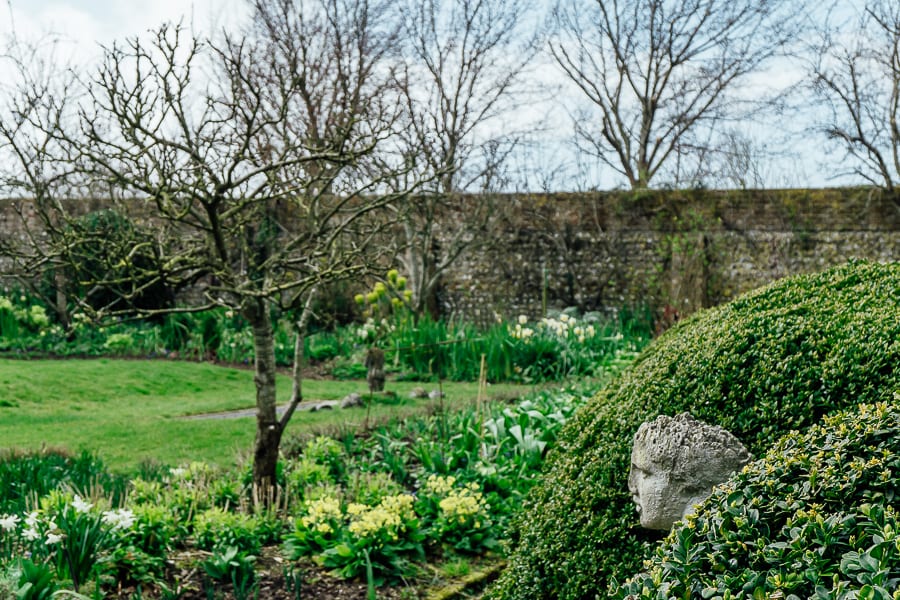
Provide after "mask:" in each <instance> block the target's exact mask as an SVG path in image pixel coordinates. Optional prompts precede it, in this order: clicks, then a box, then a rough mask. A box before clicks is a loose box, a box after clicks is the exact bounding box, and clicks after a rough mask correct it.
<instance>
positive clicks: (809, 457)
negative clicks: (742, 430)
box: [613, 394, 900, 600]
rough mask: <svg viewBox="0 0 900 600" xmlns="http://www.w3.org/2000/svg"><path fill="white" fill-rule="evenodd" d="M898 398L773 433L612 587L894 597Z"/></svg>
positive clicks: (898, 529)
mask: <svg viewBox="0 0 900 600" xmlns="http://www.w3.org/2000/svg"><path fill="white" fill-rule="evenodd" d="M898 401H900V394H895V395H894V402H893V403H892V404H888V403H881V404H877V405H862V406H860V407H859V409H858V410H857V411H848V412H842V413H837V414H835V415H833V416H829V417H825V419H824V422H823V424H822V425H819V426H814V427H813V428H811V429H810V430H809V431H808V432H807V433H805V434H800V433H797V432H792V433H790V434H788V435H786V436H785V437H783V438H782V439H781V440H780V441H779V442H778V444H777V445H776V446H775V447H774V448H773V449H771V450H770V451H769V452H768V453H767V454H766V456H765V458H764V459H762V460H759V461H756V462H754V463H751V464H750V465H748V466H747V467H746V468H745V469H744V470H743V471H742V472H741V473H739V474H737V475H735V476H734V477H732V479H731V480H730V481H728V482H727V483H725V484H724V485H722V486H719V487H717V488H716V490H715V491H714V492H713V494H712V496H711V497H710V498H708V499H707V500H706V501H705V502H704V503H703V504H702V506H701V507H700V508H699V509H698V511H697V513H696V514H694V515H692V516H690V517H688V518H687V519H686V522H685V523H683V524H681V525H678V526H676V527H675V529H674V530H673V531H672V533H671V534H670V535H669V537H668V538H666V540H665V543H664V544H663V545H661V546H660V547H659V549H658V550H657V552H656V555H655V556H654V557H653V559H652V561H651V562H650V563H649V564H648V565H645V567H644V570H645V571H646V572H644V573H641V574H640V575H637V576H635V577H634V578H632V579H631V580H630V581H628V582H627V583H625V584H624V585H623V586H621V587H619V588H618V589H616V590H614V594H613V597H615V598H625V597H632V598H638V597H640V598H671V597H677V598H688V597H691V598H699V597H701V596H702V597H703V598H728V597H733V598H739V597H747V596H752V597H754V598H761V597H766V598H774V597H785V598H791V597H799V598H821V599H822V600H825V599H826V598H845V597H857V598H871V599H875V598H878V599H883V600H889V599H890V598H891V597H892V595H893V597H896V593H897V592H896V590H897V589H898V584H900V579H898V577H897V574H898V573H900V545H898V544H900V518H898V515H897V512H896V510H895V509H894V508H893V506H894V505H895V503H896V490H897V473H898V468H900V407H898V404H897V403H898Z"/></svg>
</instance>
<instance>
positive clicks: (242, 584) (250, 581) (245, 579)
mask: <svg viewBox="0 0 900 600" xmlns="http://www.w3.org/2000/svg"><path fill="white" fill-rule="evenodd" d="M255 562H256V557H255V556H253V555H252V554H247V553H245V552H241V551H240V549H239V548H237V547H235V546H224V547H222V548H219V549H217V550H216V551H215V552H213V555H212V556H211V557H209V558H208V559H206V560H205V561H203V563H202V564H201V566H202V567H203V571H204V573H206V575H207V576H209V577H210V578H211V579H212V580H213V581H217V582H231V584H232V586H233V590H234V595H235V598H237V599H238V600H244V599H245V598H249V597H250V596H251V594H252V592H253V590H254V589H255V588H256V586H257V581H256V571H255V570H254V563H255Z"/></svg>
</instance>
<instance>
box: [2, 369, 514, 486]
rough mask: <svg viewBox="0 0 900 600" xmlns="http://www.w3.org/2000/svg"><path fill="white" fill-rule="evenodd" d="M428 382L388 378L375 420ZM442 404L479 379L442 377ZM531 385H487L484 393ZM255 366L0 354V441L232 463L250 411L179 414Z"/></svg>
mask: <svg viewBox="0 0 900 600" xmlns="http://www.w3.org/2000/svg"><path fill="white" fill-rule="evenodd" d="M303 385H304V394H303V395H304V400H333V399H340V398H342V397H344V396H345V395H347V394H348V393H350V392H358V393H360V394H366V393H367V388H366V384H365V382H364V381H330V380H327V381H326V380H304V384H303ZM417 386H422V387H424V388H426V389H432V388H433V387H436V384H419V383H415V382H391V381H389V382H388V384H387V386H386V389H387V390H391V391H395V392H396V393H397V395H398V400H399V401H398V402H397V403H396V404H375V405H373V406H372V408H371V413H370V415H369V416H370V418H371V419H373V420H376V419H378V420H380V419H387V418H391V417H396V416H402V415H404V414H409V413H412V412H416V411H423V410H426V409H427V406H428V405H429V404H431V403H432V401H429V400H427V399H426V400H409V399H408V394H409V391H410V390H412V389H413V388H414V387H417ZM443 389H444V392H445V394H446V399H445V403H446V405H447V406H453V405H461V404H464V403H468V402H471V401H473V400H474V399H475V398H476V396H477V391H478V384H477V383H450V382H445V383H444V384H443ZM529 389H531V388H529V387H527V386H515V385H507V384H502V385H493V386H490V387H489V388H488V395H489V397H491V398H498V397H510V396H514V395H516V394H518V393H522V392H525V391H527V390H529ZM254 391H255V390H254V386H253V373H252V371H249V370H241V369H234V368H229V367H221V366H217V365H212V364H205V363H190V362H175V361H166V360H152V361H141V360H115V359H97V360H10V359H0V449H2V448H24V449H37V448H41V447H42V446H52V447H62V448H66V449H68V450H71V451H80V450H82V449H86V450H90V451H92V452H94V453H96V454H98V455H99V456H100V457H101V458H102V459H103V460H104V461H105V462H106V463H107V464H108V465H109V466H110V467H111V468H112V469H114V470H118V471H129V470H132V469H134V468H135V467H137V465H139V464H140V463H141V461H144V460H154V461H158V462H162V463H164V464H170V465H177V464H182V463H185V462H190V461H195V460H200V461H205V462H209V463H212V464H218V465H223V466H226V465H231V464H234V463H235V462H236V461H237V460H238V459H239V458H240V457H241V456H242V455H246V454H247V452H248V451H249V449H250V446H251V444H252V442H253V435H254V432H255V422H254V420H253V419H254V418H253V417H252V416H251V417H244V418H233V419H202V420H201V419H196V420H194V419H183V418H182V417H184V416H187V415H194V414H199V413H207V412H217V411H230V410H238V409H246V408H252V407H253V406H254V402H255V400H254ZM278 394H279V396H278V397H279V402H280V403H281V402H286V401H287V400H288V398H289V395H290V381H289V378H288V377H286V376H282V377H279V380H278ZM366 415H367V411H366V409H365V408H353V409H345V410H335V411H320V412H315V413H310V412H305V411H304V412H298V413H296V414H295V415H294V418H293V419H292V421H291V424H290V426H289V427H288V431H287V434H286V435H288V436H290V435H292V434H297V433H301V432H302V431H304V430H315V429H322V428H325V427H334V426H343V427H347V428H358V427H361V426H362V425H363V423H364V422H365V419H366Z"/></svg>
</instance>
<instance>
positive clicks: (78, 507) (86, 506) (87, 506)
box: [72, 494, 94, 514]
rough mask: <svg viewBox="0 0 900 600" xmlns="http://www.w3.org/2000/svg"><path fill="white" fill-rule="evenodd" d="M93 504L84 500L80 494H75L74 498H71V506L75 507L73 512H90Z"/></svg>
mask: <svg viewBox="0 0 900 600" xmlns="http://www.w3.org/2000/svg"><path fill="white" fill-rule="evenodd" d="M93 506H94V505H93V504H91V503H90V502H88V501H86V500H84V499H83V498H82V497H81V496H79V495H77V494H76V495H75V499H74V500H72V507H73V508H74V509H75V512H77V513H81V514H84V513H87V512H90V510H91V508H92V507H93Z"/></svg>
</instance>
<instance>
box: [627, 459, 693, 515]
mask: <svg viewBox="0 0 900 600" xmlns="http://www.w3.org/2000/svg"><path fill="white" fill-rule="evenodd" d="M628 491H629V492H631V499H632V501H633V502H634V504H635V508H636V509H637V512H638V514H639V515H640V519H641V527H645V528H647V529H660V530H665V531H668V530H669V529H671V528H672V525H673V524H675V522H676V521H680V520H681V519H683V518H684V517H685V516H686V515H688V514H690V513H691V511H692V509H693V507H694V505H695V504H697V503H698V502H700V501H702V500H703V498H705V497H706V495H708V494H709V490H708V489H707V490H705V492H704V491H703V490H697V489H696V487H695V486H693V485H691V484H689V483H687V482H685V481H680V480H678V479H676V478H673V477H672V472H671V471H670V470H665V469H663V468H662V467H660V466H659V465H656V464H653V463H652V462H650V461H647V460H646V459H645V454H644V453H643V452H641V451H639V450H637V449H636V450H635V451H633V452H632V462H631V472H630V473H629V475H628Z"/></svg>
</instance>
